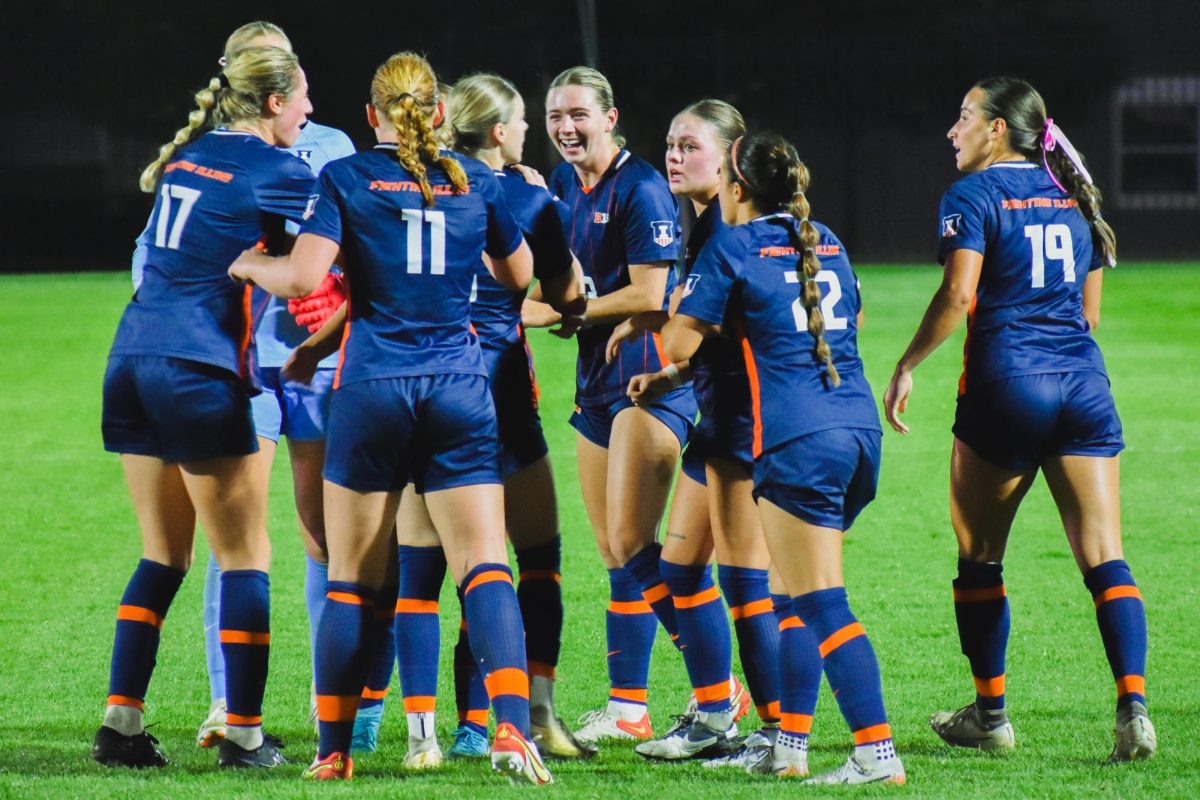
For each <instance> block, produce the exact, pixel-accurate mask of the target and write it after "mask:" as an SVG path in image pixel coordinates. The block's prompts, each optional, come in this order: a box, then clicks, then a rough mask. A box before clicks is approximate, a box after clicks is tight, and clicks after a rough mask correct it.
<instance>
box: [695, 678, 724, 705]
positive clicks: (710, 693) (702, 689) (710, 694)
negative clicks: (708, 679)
mask: <svg viewBox="0 0 1200 800" xmlns="http://www.w3.org/2000/svg"><path fill="white" fill-rule="evenodd" d="M692 694H694V695H696V702H698V703H715V702H717V701H718V700H728V699H729V679H728V678H726V679H725V680H723V681H721V682H720V683H714V684H713V685H711V686H698V687H693V688H692Z"/></svg>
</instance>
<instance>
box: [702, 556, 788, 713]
mask: <svg viewBox="0 0 1200 800" xmlns="http://www.w3.org/2000/svg"><path fill="white" fill-rule="evenodd" d="M717 579H718V580H719V581H720V583H721V591H722V593H724V595H725V602H726V603H728V604H729V612H730V615H731V616H732V617H733V629H734V632H735V633H737V640H738V655H739V657H740V660H741V664H742V674H743V675H745V676H746V686H747V687H749V689H750V696H751V697H752V698H754V705H755V708H756V709H757V710H758V716H759V719H761V720H762V721H763V722H773V721H774V720H776V719H778V718H779V698H780V688H779V686H780V684H779V663H780V662H779V658H780V655H779V647H780V644H779V636H780V634H779V624H778V620H777V619H776V617H775V615H774V613H772V612H773V610H774V608H775V604H774V602H773V601H772V599H771V590H770V588H769V586H768V582H767V571H766V570H765V569H751V568H749V567H733V566H729V565H728V564H721V565H720V566H719V567H718V569H717Z"/></svg>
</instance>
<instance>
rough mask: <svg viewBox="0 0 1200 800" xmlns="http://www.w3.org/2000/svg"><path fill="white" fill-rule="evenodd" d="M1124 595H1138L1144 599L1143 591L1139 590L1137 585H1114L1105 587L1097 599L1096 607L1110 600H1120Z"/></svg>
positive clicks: (1139, 598)
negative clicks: (1109, 587) (1108, 587)
mask: <svg viewBox="0 0 1200 800" xmlns="http://www.w3.org/2000/svg"><path fill="white" fill-rule="evenodd" d="M1122 597H1136V598H1137V599H1138V600H1141V599H1142V593H1141V592H1139V591H1138V587H1136V586H1114V587H1112V588H1111V589H1105V590H1104V592H1102V593H1101V594H1100V596H1099V597H1097V598H1096V599H1095V603H1096V608H1099V607H1100V606H1102V605H1104V604H1105V603H1107V602H1108V601H1109V600H1120V599H1121V598H1122Z"/></svg>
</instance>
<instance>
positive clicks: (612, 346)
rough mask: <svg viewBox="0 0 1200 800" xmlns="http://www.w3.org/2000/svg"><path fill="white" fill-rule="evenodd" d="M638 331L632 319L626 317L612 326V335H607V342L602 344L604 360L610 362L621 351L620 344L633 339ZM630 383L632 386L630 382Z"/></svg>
mask: <svg viewBox="0 0 1200 800" xmlns="http://www.w3.org/2000/svg"><path fill="white" fill-rule="evenodd" d="M639 333H640V331H639V330H638V329H637V326H635V325H634V324H633V320H632V319H627V320H625V321H624V322H622V323H621V324H619V325H617V327H615V328H613V332H612V336H609V337H608V344H606V345H605V346H604V360H605V361H606V362H607V363H609V364H611V363H612V362H613V360H614V359H615V358H616V357H617V353H619V352H620V351H621V345H622V344H624V343H625V342H629V341H633V339H634V338H636V337H637V335H638V334H639ZM638 377H641V376H640V375H639V376H638ZM630 385H631V386H632V384H630Z"/></svg>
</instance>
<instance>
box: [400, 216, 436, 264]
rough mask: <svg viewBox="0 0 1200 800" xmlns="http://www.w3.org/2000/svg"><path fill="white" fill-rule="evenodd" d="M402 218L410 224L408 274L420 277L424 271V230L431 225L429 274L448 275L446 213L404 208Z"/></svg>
mask: <svg viewBox="0 0 1200 800" xmlns="http://www.w3.org/2000/svg"><path fill="white" fill-rule="evenodd" d="M400 217H401V219H403V220H404V221H405V222H407V223H408V273H409V274H410V275H420V274H421V272H422V271H423V262H424V258H423V255H424V253H423V248H422V247H421V240H422V238H424V237H423V236H422V229H423V228H424V227H425V223H426V222H428V223H429V274H430V275H445V274H446V213H445V212H444V211H426V210H423V209H413V208H404V209H401V210H400Z"/></svg>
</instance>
